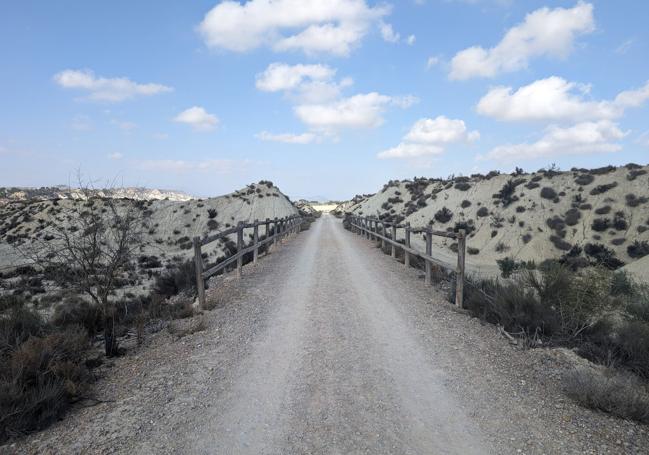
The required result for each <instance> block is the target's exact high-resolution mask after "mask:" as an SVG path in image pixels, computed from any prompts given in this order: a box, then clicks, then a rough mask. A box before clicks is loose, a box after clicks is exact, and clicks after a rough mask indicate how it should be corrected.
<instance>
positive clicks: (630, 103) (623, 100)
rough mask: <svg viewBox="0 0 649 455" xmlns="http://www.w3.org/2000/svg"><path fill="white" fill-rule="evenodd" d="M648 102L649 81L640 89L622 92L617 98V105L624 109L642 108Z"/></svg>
mask: <svg viewBox="0 0 649 455" xmlns="http://www.w3.org/2000/svg"><path fill="white" fill-rule="evenodd" d="M647 100H649V81H647V83H646V84H645V85H644V86H643V87H641V88H639V89H636V90H626V91H624V92H620V93H619V94H618V95H617V96H616V97H615V104H616V105H617V106H619V107H622V108H627V107H640V106H642V105H643V104H644V102H645V101H647Z"/></svg>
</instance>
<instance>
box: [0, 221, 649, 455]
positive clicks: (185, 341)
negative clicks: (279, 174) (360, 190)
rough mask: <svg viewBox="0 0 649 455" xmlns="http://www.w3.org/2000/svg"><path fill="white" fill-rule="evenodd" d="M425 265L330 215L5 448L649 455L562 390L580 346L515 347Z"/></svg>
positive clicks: (622, 429)
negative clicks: (90, 396)
mask: <svg viewBox="0 0 649 455" xmlns="http://www.w3.org/2000/svg"><path fill="white" fill-rule="evenodd" d="M419 275H420V274H419V272H417V271H416V270H414V269H410V270H405V269H404V267H403V265H402V264H399V263H398V262H397V261H392V260H390V258H389V257H387V256H384V255H383V254H382V253H381V252H380V250H379V249H377V248H375V247H374V246H372V244H371V243H370V242H367V241H366V240H364V239H362V238H361V237H359V236H356V235H353V234H352V233H350V232H347V231H344V230H343V229H342V227H341V225H340V223H339V222H337V221H335V220H334V219H333V217H331V216H328V215H325V216H324V217H323V218H322V219H321V220H319V221H318V222H316V223H315V224H314V225H313V226H312V227H311V229H310V230H309V231H307V232H304V233H302V234H300V235H299V236H297V237H295V238H293V239H291V240H289V241H288V242H286V243H285V244H284V245H282V246H280V247H279V248H278V249H277V250H276V251H275V252H274V253H273V254H271V255H270V256H268V257H266V258H264V259H263V260H262V261H261V262H260V264H259V265H257V266H255V267H247V268H245V273H244V276H243V278H242V279H241V280H240V281H236V280H234V279H232V278H226V279H225V280H224V281H221V282H220V283H214V285H213V286H212V290H211V291H210V295H209V299H210V301H212V302H214V303H215V304H216V307H215V308H214V309H213V310H212V311H208V312H206V313H205V314H203V315H202V316H200V317H202V318H204V320H205V323H206V328H205V330H202V331H198V332H196V333H193V334H187V335H186V336H183V337H182V338H178V333H179V331H178V328H176V330H173V331H172V332H173V334H172V333H170V332H169V330H163V331H161V332H159V333H158V334H156V335H153V336H152V337H151V338H150V339H149V340H148V341H147V342H146V346H145V347H143V348H139V349H134V350H131V351H130V352H129V354H128V355H127V356H125V357H123V358H119V359H116V360H114V361H113V363H112V364H111V365H110V373H109V374H105V375H104V376H103V377H102V378H100V379H99V381H98V382H97V384H96V388H95V398H97V399H99V400H100V401H98V402H97V401H94V402H93V401H88V402H85V403H82V404H80V405H79V406H78V407H77V408H76V409H74V410H73V411H71V412H70V413H69V414H68V416H67V417H66V418H65V419H64V420H62V421H61V422H59V423H57V424H55V425H53V426H52V427H50V428H48V429H47V430H45V431H43V432H41V433H37V434H33V435H31V436H28V437H26V438H24V439H22V440H20V441H18V442H16V443H14V444H12V445H7V446H4V447H2V448H0V453H35V454H36V453H39V454H40V453H251V454H252V453H255V454H257V453H268V454H275V453H277V454H279V453H323V454H329V453H373V454H376V453H422V454H424V453H426V454H428V453H463V454H465V453H527V454H555V453H556V454H559V453H561V454H563V453H575V454H576V453H579V454H582V453H620V454H622V453H638V454H640V453H646V451H647V448H649V431H648V430H647V427H646V426H643V425H638V424H635V423H633V422H628V421H624V420H621V419H618V418H614V417H611V416H609V415H606V414H603V413H599V412H594V411H591V410H588V409H584V408H582V407H580V406H578V405H577V404H575V403H574V402H572V401H571V400H570V399H568V398H567V397H566V396H565V395H564V393H563V390H562V378H563V376H564V374H565V373H566V372H568V371H570V370H571V369H572V368H573V367H574V365H575V363H578V362H581V361H580V360H578V359H575V357H574V355H572V353H571V352H570V351H565V350H546V349H534V350H529V349H523V348H521V347H518V346H513V345H510V344H509V342H508V341H507V340H506V339H505V338H502V337H501V336H500V335H499V334H498V332H497V330H496V328H495V327H493V326H490V325H483V324H481V323H480V321H479V320H477V319H474V318H470V317H469V316H467V315H466V314H464V313H463V312H458V311H457V310H455V309H454V307H452V306H450V305H449V304H447V303H445V300H444V298H443V296H442V295H440V294H439V293H438V292H437V291H435V289H433V288H430V287H427V286H425V285H424V283H423V280H422V277H421V276H419ZM195 323H196V321H195V320H194V321H192V320H189V321H186V322H184V326H183V327H191V326H192V324H195ZM91 405H92V406H91Z"/></svg>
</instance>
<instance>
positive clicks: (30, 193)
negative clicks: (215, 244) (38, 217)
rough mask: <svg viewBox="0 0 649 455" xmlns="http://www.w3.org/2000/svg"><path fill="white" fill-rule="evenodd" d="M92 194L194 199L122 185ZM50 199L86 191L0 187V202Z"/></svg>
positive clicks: (62, 187)
mask: <svg viewBox="0 0 649 455" xmlns="http://www.w3.org/2000/svg"><path fill="white" fill-rule="evenodd" d="M90 193H91V194H92V195H93V196H99V197H109V198H114V199H133V200H141V201H153V200H162V199H168V200H170V201H181V202H184V201H190V200H192V199H195V197H194V196H191V195H189V194H187V193H184V192H182V191H175V190H161V189H155V188H143V187H124V188H108V189H97V190H90ZM52 199H86V191H84V190H82V189H79V188H70V187H68V186H65V185H59V186H44V187H40V188H33V187H4V188H0V202H9V201H26V200H41V201H47V200H52Z"/></svg>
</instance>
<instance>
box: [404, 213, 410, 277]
mask: <svg viewBox="0 0 649 455" xmlns="http://www.w3.org/2000/svg"><path fill="white" fill-rule="evenodd" d="M406 247H407V248H410V222H408V223H406ZM403 251H404V253H405V255H404V259H403V263H404V264H405V265H406V269H407V268H408V267H410V253H409V252H408V251H407V250H403Z"/></svg>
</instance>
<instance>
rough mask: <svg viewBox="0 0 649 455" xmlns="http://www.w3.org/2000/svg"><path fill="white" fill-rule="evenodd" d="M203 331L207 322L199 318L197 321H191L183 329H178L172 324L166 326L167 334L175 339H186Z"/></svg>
mask: <svg viewBox="0 0 649 455" xmlns="http://www.w3.org/2000/svg"><path fill="white" fill-rule="evenodd" d="M205 329H207V321H206V320H205V318H204V317H199V318H198V319H196V320H194V321H191V323H190V324H189V325H188V326H186V327H184V328H180V327H179V326H178V325H177V324H173V323H172V324H169V325H168V326H167V330H168V331H169V333H170V334H171V335H173V336H175V337H176V338H177V339H180V338H183V337H186V336H187V335H193V334H194V333H197V332H202V331H204V330H205Z"/></svg>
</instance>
